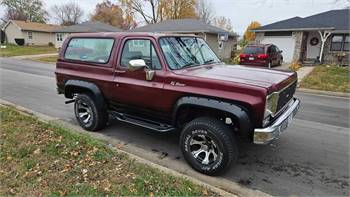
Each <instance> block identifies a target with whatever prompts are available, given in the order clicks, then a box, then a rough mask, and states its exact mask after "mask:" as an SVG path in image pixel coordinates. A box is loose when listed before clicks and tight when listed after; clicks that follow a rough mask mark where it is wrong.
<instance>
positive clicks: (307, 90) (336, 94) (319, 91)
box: [297, 88, 350, 98]
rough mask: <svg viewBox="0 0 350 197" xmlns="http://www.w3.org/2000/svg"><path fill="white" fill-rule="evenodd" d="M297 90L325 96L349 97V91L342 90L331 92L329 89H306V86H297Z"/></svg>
mask: <svg viewBox="0 0 350 197" xmlns="http://www.w3.org/2000/svg"><path fill="white" fill-rule="evenodd" d="M297 91H298V92H303V93H310V94H319V95H325V96H338V97H345V98H350V93H343V92H331V91H324V90H313V89H307V88H297Z"/></svg>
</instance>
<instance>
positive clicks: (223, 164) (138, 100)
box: [55, 33, 300, 175]
mask: <svg viewBox="0 0 350 197" xmlns="http://www.w3.org/2000/svg"><path fill="white" fill-rule="evenodd" d="M55 73H56V80H57V90H58V93H59V94H64V96H65V97H66V98H68V99H69V100H67V101H66V103H72V102H74V111H75V116H76V118H77V121H78V122H79V124H80V125H81V126H82V127H83V128H84V129H86V130H89V131H97V130H100V129H103V128H104V127H105V126H106V124H107V122H108V120H109V118H116V119H118V120H119V121H123V122H128V123H131V124H135V125H139V126H142V127H145V128H148V129H150V130H153V131H154V132H179V133H180V148H181V150H182V152H183V155H184V158H185V159H186V161H187V162H188V163H189V164H190V165H191V166H192V167H193V168H194V169H195V170H197V171H199V172H202V173H205V174H208V175H217V174H219V173H222V172H224V170H225V169H227V168H228V167H229V166H230V164H231V163H233V162H235V161H236V160H237V156H238V148H239V147H238V145H237V143H236V140H237V139H238V137H239V139H242V138H247V139H248V140H250V141H251V142H252V143H255V144H268V143H270V142H271V141H273V140H275V139H276V138H278V137H279V135H280V134H281V133H282V131H284V130H285V129H286V127H287V126H288V125H289V124H290V122H291V120H292V118H293V117H294V115H295V114H296V112H297V111H298V108H299V103H300V102H299V100H298V99H296V98H294V97H293V95H294V92H295V89H296V84H297V75H296V73H295V72H287V71H277V70H269V69H264V68H254V67H246V66H240V65H226V64H224V63H222V62H221V61H220V60H219V59H218V57H217V56H216V55H215V53H214V52H213V51H212V50H211V49H210V47H209V46H208V45H207V43H206V42H205V41H204V39H202V38H200V37H197V36H192V35H179V34H153V33H88V34H73V35H71V36H69V37H68V38H67V39H66V40H65V41H64V44H63V47H62V49H61V52H60V54H59V58H58V61H57V64H56V71H55Z"/></svg>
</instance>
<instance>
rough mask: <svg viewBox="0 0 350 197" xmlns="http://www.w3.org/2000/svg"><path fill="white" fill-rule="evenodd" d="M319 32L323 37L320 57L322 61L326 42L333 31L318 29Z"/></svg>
mask: <svg viewBox="0 0 350 197" xmlns="http://www.w3.org/2000/svg"><path fill="white" fill-rule="evenodd" d="M318 33H319V34H320V37H321V50H320V57H319V59H318V60H319V62H322V56H323V48H324V44H325V43H326V40H327V38H328V37H329V36H330V35H331V34H332V32H331V31H324V32H322V31H320V30H319V31H318Z"/></svg>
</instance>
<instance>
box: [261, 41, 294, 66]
mask: <svg viewBox="0 0 350 197" xmlns="http://www.w3.org/2000/svg"><path fill="white" fill-rule="evenodd" d="M261 43H262V44H274V45H276V46H277V47H278V48H279V49H280V50H282V51H283V52H282V55H283V60H284V61H285V62H292V61H293V54H294V47H295V39H294V38H293V36H267V37H266V36H265V37H264V38H263V40H262V41H261Z"/></svg>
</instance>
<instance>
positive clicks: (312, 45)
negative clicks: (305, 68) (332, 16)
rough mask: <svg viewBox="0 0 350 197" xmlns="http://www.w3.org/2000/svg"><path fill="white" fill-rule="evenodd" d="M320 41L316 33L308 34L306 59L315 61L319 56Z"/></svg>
mask: <svg viewBox="0 0 350 197" xmlns="http://www.w3.org/2000/svg"><path fill="white" fill-rule="evenodd" d="M320 50H321V39H320V35H319V33H318V32H316V31H312V32H310V33H309V35H308V38H307V48H306V59H312V60H313V59H317V57H318V56H320Z"/></svg>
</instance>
